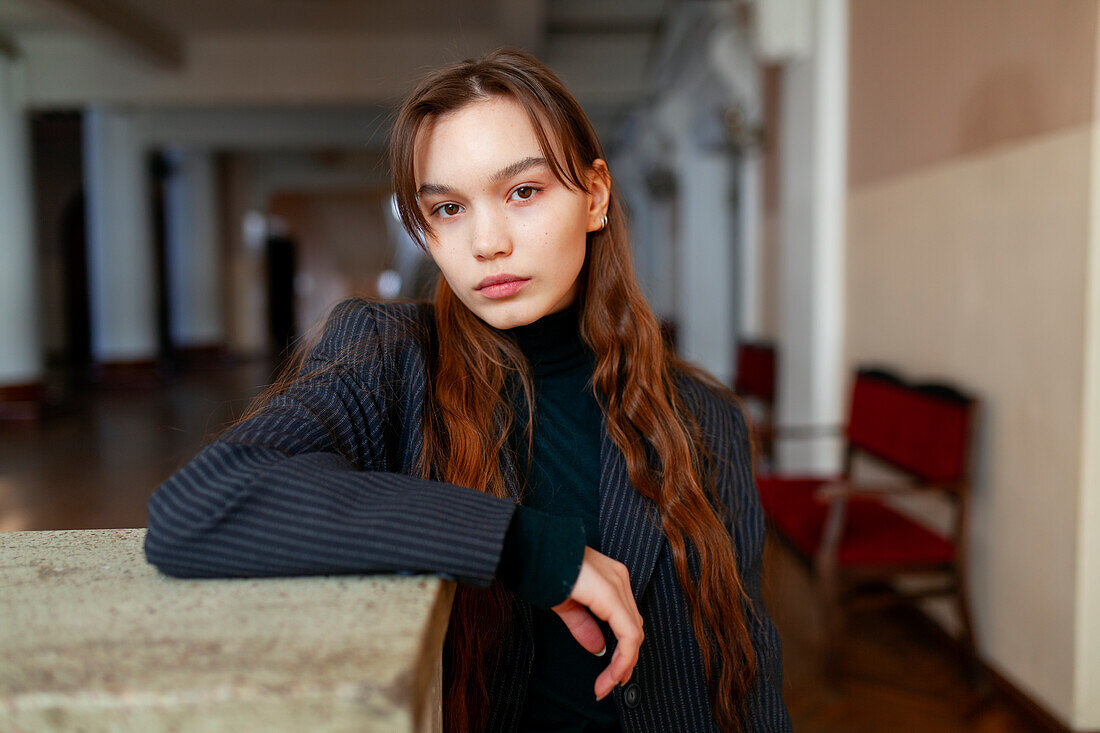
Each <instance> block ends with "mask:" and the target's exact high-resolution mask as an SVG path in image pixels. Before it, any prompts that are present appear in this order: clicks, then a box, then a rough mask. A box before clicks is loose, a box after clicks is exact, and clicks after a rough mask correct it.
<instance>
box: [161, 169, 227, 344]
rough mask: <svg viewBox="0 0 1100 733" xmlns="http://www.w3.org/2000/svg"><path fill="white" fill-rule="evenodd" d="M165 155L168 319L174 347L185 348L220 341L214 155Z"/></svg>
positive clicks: (222, 339)
mask: <svg viewBox="0 0 1100 733" xmlns="http://www.w3.org/2000/svg"><path fill="white" fill-rule="evenodd" d="M166 158H167V159H168V162H169V165H170V167H171V173H170V175H169V177H168V180H167V182H166V185H165V192H164V193H165V196H164V208H165V212H164V214H165V250H166V251H165V256H166V265H167V268H166V269H167V284H168V324H169V336H170V340H171V343H172V346H173V348H175V349H176V350H179V351H182V352H184V353H189V352H203V351H209V350H212V349H213V350H217V349H220V348H222V347H223V346H224V344H225V325H224V316H223V313H224V309H223V308H222V302H221V301H222V298H221V295H222V285H221V281H222V278H221V269H222V268H221V247H220V241H219V236H218V224H217V207H216V186H217V182H216V177H215V174H214V161H213V155H212V154H211V153H210V152H208V151H202V150H183V149H174V150H170V151H168V153H167V155H166Z"/></svg>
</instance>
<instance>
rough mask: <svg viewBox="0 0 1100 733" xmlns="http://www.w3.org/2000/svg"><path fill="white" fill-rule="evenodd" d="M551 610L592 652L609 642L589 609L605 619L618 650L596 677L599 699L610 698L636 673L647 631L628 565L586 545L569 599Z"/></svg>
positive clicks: (598, 651) (604, 648)
mask: <svg viewBox="0 0 1100 733" xmlns="http://www.w3.org/2000/svg"><path fill="white" fill-rule="evenodd" d="M585 608H587V609H588V610H587V611H586V610H585ZM551 610H552V611H554V613H556V614H558V615H559V616H561V620H562V621H564V622H565V625H566V626H567V627H568V628H569V633H571V634H572V635H573V637H574V638H575V639H576V640H577V641H578V642H580V645H581V646H583V647H584V648H585V649H587V650H588V651H590V652H592V653H593V654H603V653H604V651H605V650H606V649H607V644H606V642H605V641H604V638H603V632H602V631H600V627H599V626H598V625H597V624H596V621H595V619H593V618H592V616H591V615H589V611H591V612H592V613H593V614H595V615H596V617H597V618H599V619H602V620H603V621H606V622H607V624H608V625H609V626H610V627H611V631H612V633H614V634H615V638H616V639H618V642H619V643H618V645H617V646H616V647H615V653H614V654H612V655H611V664H609V665H608V666H607V669H605V670H604V671H603V672H601V673H600V676H599V677H597V678H596V687H595V690H596V699H597V700H602V699H604V698H605V697H607V696H608V694H610V692H611V691H612V690H613V689H615V685H616V684H619V683H621V682H626V681H627V680H629V679H630V676H631V675H632V674H634V665H636V664H637V663H638V650H639V648H641V646H642V639H644V638H645V634H643V633H642V615H641V614H640V613H638V606H637V605H636V604H635V603H634V593H633V592H632V591H631V590H630V574H629V573H628V572H627V569H626V566H625V565H623V564H622V563H621V562H619V561H618V560H613V559H611V558H610V557H608V556H607V555H603V554H601V553H599V552H596V551H595V550H593V549H592V548H591V547H585V548H584V560H583V561H582V562H581V572H580V574H579V575H578V576H577V582H576V583H575V584H574V585H573V590H572V591H571V592H570V594H569V598H567V599H566V600H564V601H562V602H561V603H559V604H558V605H556V606H554V607H553V608H552V609H551Z"/></svg>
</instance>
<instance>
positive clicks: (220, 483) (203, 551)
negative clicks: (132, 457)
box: [145, 304, 516, 587]
mask: <svg viewBox="0 0 1100 733" xmlns="http://www.w3.org/2000/svg"><path fill="white" fill-rule="evenodd" d="M345 306H347V304H345V305H342V306H341V307H340V308H339V309H338V310H337V311H336V312H334V315H333V317H332V318H330V320H329V323H328V325H327V326H326V337H324V338H322V341H321V343H320V344H319V345H318V347H317V349H315V351H314V353H313V355H311V358H310V359H309V360H308V361H307V366H306V369H307V370H309V369H315V368H317V367H319V366H325V365H326V359H327V358H328V353H329V351H331V349H332V346H333V341H334V340H335V341H346V340H347V339H348V338H351V335H350V333H352V332H358V333H359V335H360V336H361V335H362V334H363V332H366V333H367V335H370V333H376V332H377V328H378V326H377V324H376V323H374V322H373V320H372V311H371V307H369V306H367V305H366V304H359V305H354V304H353V305H350V306H347V307H345ZM356 374H357V375H361V376H353V375H352V374H351V373H350V372H349V371H347V370H344V369H336V368H332V369H328V370H327V371H324V373H322V374H319V375H318V376H315V377H312V378H309V379H306V380H304V381H302V382H300V383H298V384H296V385H295V386H294V387H292V388H291V389H290V390H288V391H287V392H286V393H284V394H282V395H280V396H278V397H276V398H274V399H273V400H271V401H270V402H269V403H268V405H267V406H266V407H265V408H264V409H263V410H262V411H261V412H260V413H259V414H258V415H256V416H254V417H253V418H251V419H249V420H247V421H245V422H243V423H241V424H239V425H237V426H236V427H234V428H233V429H231V430H230V431H228V432H227V433H226V434H225V435H223V436H222V437H221V438H219V439H218V440H216V441H215V442H213V443H212V444H210V445H209V446H207V447H206V448H205V449H204V450H203V451H202V452H201V453H200V454H199V455H198V456H196V457H195V458H194V459H193V460H192V461H191V462H189V463H188V464H187V465H185V466H184V467H183V468H182V469H180V470H179V471H178V472H177V473H176V474H175V475H173V476H172V477H171V478H169V479H168V480H167V481H166V482H165V483H164V484H162V485H161V486H160V487H159V488H158V489H157V491H156V493H155V494H154V495H153V496H152V497H151V498H150V500H149V530H148V533H147V534H146V540H145V550H146V556H147V558H148V559H149V562H151V563H152V564H154V565H156V566H157V567H158V568H160V569H161V570H162V571H163V572H165V573H167V574H169V575H176V576H181V577H218V576H222V577H224V576H260V575H302V574H323V573H342V572H348V573H351V572H400V571H408V572H431V573H440V574H444V575H446V576H450V577H452V578H454V579H455V580H457V581H458V582H461V583H465V584H469V585H475V586H480V587H486V586H488V585H489V583H490V582H491V581H492V578H493V573H494V570H495V568H496V565H497V561H498V560H499V558H500V551H501V546H502V544H503V540H504V533H505V530H506V529H507V527H508V523H509V521H510V520H511V516H512V513H513V511H514V510H515V506H516V505H515V503H514V502H513V501H512V500H510V499H502V498H498V497H495V496H491V495H488V494H484V493H482V492H479V491H475V490H473V489H467V488H464V487H460V486H455V485H452V484H446V483H441V482H435V481H428V480H425V479H420V478H415V477H412V476H407V475H404V474H399V473H392V472H386V471H379V470H358V469H359V467H357V466H356V465H353V463H352V462H351V460H352V458H354V459H355V460H357V461H359V462H360V463H361V466H360V467H363V468H368V469H370V468H377V467H378V466H379V465H384V460H385V456H386V455H387V452H388V451H390V450H391V449H392V446H390V445H388V443H387V438H386V435H385V431H384V430H383V425H384V422H383V415H382V412H381V405H382V404H383V403H382V400H381V397H380V395H381V391H380V389H379V387H378V386H377V384H376V383H375V382H373V381H372V379H374V378H376V377H377V378H378V379H381V378H382V377H381V374H382V370H381V367H380V366H379V364H376V363H368V364H367V365H366V367H365V368H364V369H362V370H358V371H357V372H356ZM345 456H350V457H351V458H349V457H345Z"/></svg>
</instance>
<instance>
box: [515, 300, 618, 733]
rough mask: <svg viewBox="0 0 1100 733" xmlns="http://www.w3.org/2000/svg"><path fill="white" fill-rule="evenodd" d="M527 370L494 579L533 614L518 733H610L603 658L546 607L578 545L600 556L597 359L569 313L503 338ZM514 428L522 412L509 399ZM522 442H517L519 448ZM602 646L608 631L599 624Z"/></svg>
mask: <svg viewBox="0 0 1100 733" xmlns="http://www.w3.org/2000/svg"><path fill="white" fill-rule="evenodd" d="M507 333H509V334H510V335H511V337H512V338H514V339H515V341H516V343H517V344H518V345H519V347H520V349H521V350H522V351H523V353H524V355H525V356H526V357H527V359H528V361H529V362H530V364H531V374H532V378H533V381H534V389H535V410H534V425H533V434H532V449H531V460H530V462H529V463H528V462H527V454H526V450H525V448H526V445H525V443H524V445H523V449H521V450H519V451H517V453H518V454H519V468H520V471H521V472H522V473H521V475H526V479H527V480H526V488H525V491H524V496H523V504H522V505H521V506H519V507H517V508H516V513H515V516H514V518H513V520H512V524H511V525H510V526H509V529H508V533H507V534H506V536H505V540H504V550H503V552H502V555H501V563H500V567H499V568H498V570H497V577H499V578H500V580H501V582H502V583H503V584H504V586H505V587H506V588H509V589H510V590H512V592H513V593H515V595H516V596H517V597H519V598H522V599H524V600H527V601H529V602H530V603H532V604H533V605H534V606H535V608H534V642H535V663H534V668H533V670H532V673H531V681H530V684H529V685H528V690H527V704H526V707H525V709H524V716H523V720H522V722H521V725H520V728H521V729H522V730H525V731H562V732H564V731H618V730H619V727H618V722H617V716H616V713H615V705H614V701H613V700H612V699H611V697H610V696H609V697H607V698H605V699H604V700H602V701H601V702H596V698H595V694H594V692H593V688H594V685H595V682H596V677H597V676H598V675H599V673H600V672H602V671H603V669H604V668H606V666H607V665H608V664H609V663H610V661H611V659H610V656H609V655H604V656H603V657H597V656H595V655H593V654H591V653H589V652H588V651H586V650H585V649H584V648H583V647H582V646H581V645H580V644H579V643H577V641H576V639H574V638H573V636H572V635H571V634H570V633H569V631H568V629H567V628H566V627H565V624H564V623H563V622H562V621H561V618H560V617H558V615H557V614H555V613H554V612H553V611H551V610H550V608H551V607H552V606H555V605H557V604H558V603H561V602H562V601H564V600H565V599H566V598H568V597H569V593H570V592H571V591H572V589H573V585H574V583H575V582H576V579H577V575H578V574H579V572H580V565H581V561H582V559H583V557H584V547H585V545H588V546H590V547H592V548H593V549H596V550H599V549H600V532H599V485H600V484H599V482H600V443H601V439H602V415H601V412H600V407H599V404H598V403H597V402H596V398H595V395H594V393H593V391H592V386H591V380H592V374H593V370H594V368H595V357H594V355H593V354H592V352H591V351H589V349H588V348H587V347H586V346H585V344H584V342H583V341H582V340H581V337H580V331H579V314H578V310H577V308H576V306H571V307H570V308H567V309H566V310H564V311H560V312H558V313H552V314H550V315H547V316H544V317H543V318H541V319H539V320H538V321H536V322H535V323H532V324H530V325H528V326H520V327H517V328H513V329H511V330H510V331H508V332H507ZM516 399H517V403H516V404H515V412H516V414H517V421H519V420H523V419H524V417H525V415H526V407H525V405H524V404H523V402H522V400H523V398H522V396H521V395H520V396H517V398H516ZM521 442H522V441H521ZM597 623H598V624H599V626H600V629H601V630H602V631H603V633H604V638H605V639H608V638H611V636H610V634H611V631H610V628H609V627H608V626H607V625H606V624H605V623H603V622H602V621H597Z"/></svg>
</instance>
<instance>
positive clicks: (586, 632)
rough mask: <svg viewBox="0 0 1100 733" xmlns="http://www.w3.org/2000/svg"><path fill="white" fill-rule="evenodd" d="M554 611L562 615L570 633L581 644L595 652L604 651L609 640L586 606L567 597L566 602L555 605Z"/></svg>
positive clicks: (598, 653) (601, 652)
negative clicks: (605, 637)
mask: <svg viewBox="0 0 1100 733" xmlns="http://www.w3.org/2000/svg"><path fill="white" fill-rule="evenodd" d="M553 611H554V612H555V613H557V614H558V616H560V617H561V620H562V621H564V622H565V626H566V628H568V629H569V633H570V634H572V635H573V638H574V639H576V640H577V641H578V642H580V645H581V646H583V647H584V648H585V649H587V650H588V651H590V652H592V653H593V654H597V655H600V654H603V653H604V651H605V650H606V649H607V642H606V641H605V640H604V638H603V631H601V630H600V627H599V624H597V623H596V619H594V618H592V614H590V613H589V612H588V611H586V610H584V606H582V605H581V604H579V603H577V602H576V601H574V600H573V599H572V598H567V599H566V600H565V602H563V603H560V604H558V605H557V606H554V608H553Z"/></svg>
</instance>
